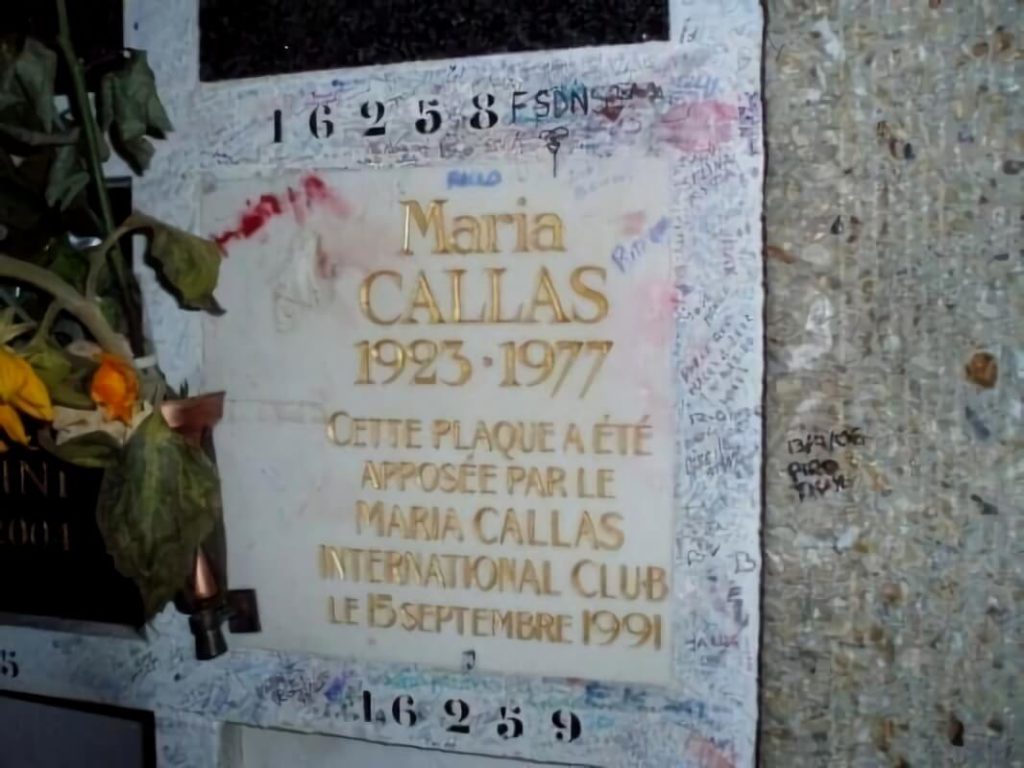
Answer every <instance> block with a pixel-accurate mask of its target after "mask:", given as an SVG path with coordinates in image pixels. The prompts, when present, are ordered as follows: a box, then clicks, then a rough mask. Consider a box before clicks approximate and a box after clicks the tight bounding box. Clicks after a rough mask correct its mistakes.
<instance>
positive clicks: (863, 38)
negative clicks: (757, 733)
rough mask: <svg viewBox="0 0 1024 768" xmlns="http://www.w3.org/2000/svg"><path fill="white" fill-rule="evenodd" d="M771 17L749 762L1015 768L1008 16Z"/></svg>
mask: <svg viewBox="0 0 1024 768" xmlns="http://www.w3.org/2000/svg"><path fill="white" fill-rule="evenodd" d="M767 16H768V34H767V37H766V44H765V57H766V66H765V69H766V77H767V81H766V99H767V123H766V124H767V142H768V150H769V163H768V175H767V185H766V210H765V215H766V230H767V246H768V248H767V254H766V256H767V259H766V261H767V265H768V266H767V277H768V294H767V326H768V327H767V353H768V377H767V392H766V396H767V400H766V416H767V422H766V426H767V435H766V469H765V480H766V489H767V503H766V520H765V548H766V551H765V589H764V605H763V610H764V634H763V642H762V691H761V704H762V708H761V718H762V725H761V753H762V754H761V763H762V764H763V765H765V766H778V765H784V766H792V767H793V768H796V767H797V766H824V765H830V766H832V765H834V766H902V767H903V768H907V766H914V767H915V768H921V767H925V768H928V767H930V766H972V768H973V767H975V766H1019V765H1021V764H1024V745H1022V742H1021V739H1022V735H1024V734H1022V728H1024V726H1022V721H1021V712H1022V711H1024V704H1022V702H1021V694H1020V680H1021V643H1022V639H1024V636H1022V632H1021V629H1022V616H1021V610H1020V607H1021V596H1022V594H1024V593H1022V587H1024V581H1022V572H1021V562H1022V561H1021V554H1022V552H1021V550H1022V544H1021V539H1020V535H1021V512H1022V501H1024V456H1022V451H1021V447H1022V430H1021V393H1022V362H1024V358H1022V349H1021V343H1022V336H1024V334H1022V330H1024V328H1022V304H1024V289H1022V281H1021V275H1022V272H1024V259H1022V256H1024V254H1022V252H1021V246H1022V238H1021V210H1022V203H1024V195H1022V193H1024V186H1022V184H1021V179H1020V175H1019V174H1020V170H1021V167H1022V165H1021V161H1022V159H1024V104H1022V100H1021V94H1020V88H1021V82H1022V78H1021V75H1022V67H1021V44H1022V25H1021V20H1022V6H1021V4H1020V3H1018V2H1013V1H1011V0H999V1H996V0H977V1H976V2H967V3H960V2H951V1H950V0H930V1H926V0H920V2H913V3H907V2H835V1H832V2H823V1H822V0H800V1H799V2H794V1H783V0H780V1H777V2H770V3H769V4H768V9H767ZM812 462H817V463H816V465H814V464H812ZM801 496H803V500H802V501H801Z"/></svg>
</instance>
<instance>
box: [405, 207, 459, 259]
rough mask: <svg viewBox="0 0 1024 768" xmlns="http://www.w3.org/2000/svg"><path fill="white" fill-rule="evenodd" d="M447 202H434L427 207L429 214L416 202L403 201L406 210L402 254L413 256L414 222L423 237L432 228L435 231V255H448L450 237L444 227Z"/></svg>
mask: <svg viewBox="0 0 1024 768" xmlns="http://www.w3.org/2000/svg"><path fill="white" fill-rule="evenodd" d="M446 202H448V201H447V200H433V201H431V203H430V205H429V206H428V207H427V212H426V213H424V212H423V208H421V207H420V204H419V203H418V202H417V201H415V200H402V201H401V205H402V207H404V208H405V220H404V226H403V230H402V232H403V234H402V253H403V254H405V255H406V256H411V255H412V252H413V251H412V246H411V235H412V226H411V225H412V222H413V221H415V222H416V226H417V228H418V229H419V231H420V234H421V235H423V237H426V236H427V233H428V232H429V231H430V229H431V228H433V230H434V248H433V252H434V253H448V235H447V233H446V232H445V225H444V204H445V203H446Z"/></svg>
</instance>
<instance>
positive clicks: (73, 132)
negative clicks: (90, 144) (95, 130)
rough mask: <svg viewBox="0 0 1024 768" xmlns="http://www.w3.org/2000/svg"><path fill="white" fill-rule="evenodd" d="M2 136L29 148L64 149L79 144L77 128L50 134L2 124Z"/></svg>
mask: <svg viewBox="0 0 1024 768" xmlns="http://www.w3.org/2000/svg"><path fill="white" fill-rule="evenodd" d="M0 134H3V135H5V136H9V137H10V138H12V139H14V140H15V141H16V142H18V143H20V144H24V145H26V146H28V147H63V146H66V145H68V144H75V143H77V142H78V135H79V134H78V129H77V128H72V129H70V130H68V131H62V132H60V133H48V132H46V131H38V130H35V129H33V128H26V127H24V126H22V125H12V124H10V123H0Z"/></svg>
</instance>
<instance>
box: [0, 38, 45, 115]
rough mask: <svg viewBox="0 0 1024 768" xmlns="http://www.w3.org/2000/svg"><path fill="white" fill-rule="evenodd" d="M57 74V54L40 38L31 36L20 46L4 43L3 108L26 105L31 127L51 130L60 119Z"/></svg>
mask: <svg viewBox="0 0 1024 768" xmlns="http://www.w3.org/2000/svg"><path fill="white" fill-rule="evenodd" d="M56 75H57V54H56V53H54V52H53V51H52V50H50V49H49V48H47V47H46V46H45V45H43V44H42V43H40V42H39V41H38V40H36V39H34V38H31V37H29V38H27V39H26V40H25V44H24V45H22V46H21V48H20V49H16V48H15V47H14V46H13V45H11V44H10V43H9V42H5V43H4V44H2V45H0V109H7V108H8V107H12V106H17V105H23V106H24V107H25V108H26V111H27V113H28V114H29V115H30V116H31V122H32V126H31V127H32V128H35V129H38V130H40V131H42V132H43V133H49V132H50V131H51V130H52V129H53V125H54V121H55V118H56V108H55V107H54V103H53V81H54V78H55V77H56Z"/></svg>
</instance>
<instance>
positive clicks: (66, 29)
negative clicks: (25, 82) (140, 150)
mask: <svg viewBox="0 0 1024 768" xmlns="http://www.w3.org/2000/svg"><path fill="white" fill-rule="evenodd" d="M56 2H57V21H58V32H57V46H58V48H60V51H61V54H62V55H63V56H64V61H65V63H66V64H67V67H68V71H69V72H70V74H71V90H72V94H71V104H72V108H73V109H74V112H75V117H76V119H77V121H78V124H79V125H80V126H81V128H82V132H83V133H84V135H85V148H86V156H85V160H86V162H87V163H88V165H89V176H90V178H91V180H92V183H93V188H94V191H95V195H96V201H97V203H98V204H99V208H100V217H101V221H102V224H103V234H104V235H105V236H109V235H110V234H111V233H112V232H114V231H115V230H114V226H115V225H114V213H113V209H112V208H111V205H110V196H109V195H108V194H107V185H106V182H105V180H104V177H103V163H102V161H101V160H100V135H99V126H98V125H97V123H96V115H95V114H94V113H93V110H92V105H91V103H90V102H89V92H88V90H87V88H86V85H85V73H84V71H83V69H82V65H81V63H80V62H79V61H78V57H77V56H75V49H74V47H73V46H72V44H71V28H70V26H69V24H68V11H67V6H66V5H65V0H56ZM109 258H110V264H111V267H112V268H113V273H114V279H115V280H116V281H117V288H118V291H119V293H120V294H121V299H122V300H123V301H124V309H125V316H126V318H127V322H128V338H129V340H130V343H131V346H132V349H133V350H134V351H135V352H136V353H137V354H140V355H141V354H145V339H144V337H143V335H142V308H141V306H140V301H139V289H138V285H137V284H136V283H135V276H134V275H132V273H131V269H130V268H129V266H128V264H127V263H126V260H125V258H124V255H123V254H122V253H121V249H120V248H118V247H117V246H116V245H115V246H114V247H113V248H111V250H110V254H109Z"/></svg>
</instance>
